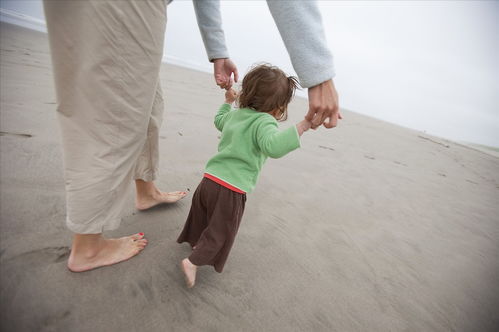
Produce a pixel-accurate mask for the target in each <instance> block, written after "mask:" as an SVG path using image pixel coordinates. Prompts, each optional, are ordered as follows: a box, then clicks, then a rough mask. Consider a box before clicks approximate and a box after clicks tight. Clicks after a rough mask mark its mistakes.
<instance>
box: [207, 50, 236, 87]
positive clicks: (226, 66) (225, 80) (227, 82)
mask: <svg viewBox="0 0 499 332" xmlns="http://www.w3.org/2000/svg"><path fill="white" fill-rule="evenodd" d="M213 73H214V76H215V83H216V84H217V85H218V86H219V87H220V89H225V90H229V89H230V88H231V87H232V84H233V83H234V81H235V82H237V80H238V79H239V73H238V72H237V67H236V65H235V64H234V62H232V61H231V60H230V59H229V58H225V59H215V60H213ZM232 75H234V80H232Z"/></svg>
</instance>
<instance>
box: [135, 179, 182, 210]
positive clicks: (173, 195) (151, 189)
mask: <svg viewBox="0 0 499 332" xmlns="http://www.w3.org/2000/svg"><path fill="white" fill-rule="evenodd" d="M135 185H136V188H137V196H136V200H135V206H136V207H137V209H138V210H147V209H150V208H152V207H153V206H156V205H158V204H165V203H175V202H178V201H179V200H181V199H182V198H184V197H185V196H186V195H187V192H185V191H173V192H168V193H165V192H162V191H160V190H159V189H158V188H157V187H156V186H155V185H154V182H145V181H142V180H135Z"/></svg>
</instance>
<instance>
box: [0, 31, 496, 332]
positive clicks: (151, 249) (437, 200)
mask: <svg viewBox="0 0 499 332" xmlns="http://www.w3.org/2000/svg"><path fill="white" fill-rule="evenodd" d="M255 60H258V59H255ZM0 69H1V75H0V76H1V82H0V83H1V114H0V115H1V118H0V120H1V124H0V129H1V132H2V134H1V135H2V136H1V137H0V144H1V146H0V147H1V154H0V166H1V168H0V169H1V177H0V180H1V183H0V184H1V192H0V194H1V200H0V204H1V206H0V207H1V208H0V211H1V215H0V216H1V236H0V249H1V256H0V264H1V270H0V271H1V275H0V277H1V278H0V281H1V304H0V314H1V319H0V325H1V326H0V327H1V330H2V331H493V330H494V328H497V327H498V326H499V315H497V308H498V307H499V277H498V272H499V257H498V256H499V158H497V157H495V156H491V155H488V154H485V153H482V152H480V151H477V150H474V149H471V148H468V147H466V146H463V145H461V144H456V143H453V142H450V141H446V140H443V139H440V138H436V137H431V136H428V135H426V134H424V133H421V132H417V131H414V130H409V129H405V128H401V127H398V126H395V125H392V124H389V123H385V122H382V121H379V120H375V119H372V118H369V117H366V116H361V115H359V114H355V113H353V112H349V111H346V110H344V111H343V116H344V118H345V119H344V120H343V121H342V123H341V125H340V127H338V128H336V129H334V130H325V129H321V130H318V131H316V132H312V133H307V134H305V136H304V137H303V140H302V148H301V149H300V150H298V151H296V152H295V153H292V154H290V155H288V156H286V157H285V158H282V159H279V160H269V162H268V163H267V165H266V167H265V168H264V170H263V173H262V175H261V179H260V182H259V184H258V185H257V188H256V190H255V191H254V193H252V194H251V195H250V196H249V198H248V202H247V209H246V213H245V216H244V218H243V221H242V224H241V228H240V233H239V236H238V238H237V241H236V243H235V246H234V249H233V251H232V254H231V257H230V258H229V261H228V263H227V265H226V267H225V270H224V272H223V273H222V274H217V273H216V272H214V271H213V269H211V268H208V267H205V268H201V269H200V272H199V275H198V283H197V285H196V287H195V288H194V289H192V290H187V289H186V288H185V286H184V280H183V278H182V275H181V273H180V271H179V269H178V262H179V261H180V260H181V259H182V258H183V257H185V256H186V255H187V254H188V252H189V250H188V246H187V245H185V244H184V245H178V244H176V243H175V239H176V237H177V236H178V234H179V232H180V230H181V227H182V225H183V222H184V220H185V218H186V216H187V213H188V209H189V207H190V198H187V199H185V200H184V201H182V202H180V203H179V204H176V205H170V206H163V207H158V208H154V209H152V210H150V211H147V212H138V211H136V210H135V209H134V206H133V192H130V204H129V207H128V208H127V210H126V211H124V212H125V216H124V218H123V222H122V225H121V227H120V228H119V230H117V231H113V232H110V233H109V234H108V235H110V236H117V235H126V234H130V233H134V232H139V231H142V232H145V234H146V236H147V237H148V239H149V243H150V244H149V246H148V247H147V249H146V250H145V251H144V252H143V253H141V254H140V255H139V256H138V257H136V258H134V259H132V260H129V261H127V262H125V263H122V264H118V265H115V266H112V267H107V268H101V269H97V270H94V271H92V272H86V273H80V274H76V273H71V272H69V271H68V270H67V269H66V260H67V257H68V252H69V249H68V247H69V246H70V241H71V233H70V232H69V231H68V230H67V229H66V227H65V223H64V220H65V205H64V182H63V178H62V162H61V141H60V136H59V131H58V126H57V121H56V117H55V108H56V105H55V97H54V87H53V81H52V72H51V65H50V57H49V53H48V45H47V36H46V35H45V34H43V33H38V32H34V31H29V30H25V29H23V28H19V27H14V26H11V25H7V24H4V23H2V25H1V67H0ZM161 79H162V81H163V87H164V90H165V92H166V112H165V122H164V125H163V127H162V132H161V146H160V149H161V158H162V159H161V173H162V175H161V177H160V179H159V181H158V184H159V186H161V188H163V189H165V190H182V189H188V190H190V192H191V193H192V192H193V190H194V189H195V187H196V186H197V184H198V182H199V180H200V178H201V175H202V170H203V166H204V163H205V162H206V160H207V159H208V158H209V157H210V156H211V155H212V154H213V153H214V152H215V151H216V145H217V141H218V138H217V136H218V133H217V131H216V130H215V129H214V128H213V125H212V117H213V115H214V113H215V110H216V109H217V107H218V106H219V104H220V103H221V102H222V100H223V94H222V93H221V91H220V90H219V89H217V88H216V87H215V86H214V84H213V82H212V77H211V75H209V74H206V73H201V72H196V71H193V70H189V69H185V68H180V67H175V66H171V65H164V67H163V70H162V73H161ZM340 88H341V87H340ZM340 92H341V90H340ZM306 109H307V102H306V100H304V99H296V100H295V101H294V102H293V104H292V105H291V107H290V113H291V119H290V120H289V121H288V122H287V123H284V124H283V126H284V127H286V126H290V125H292V124H293V123H294V122H296V121H297V120H298V119H299V118H300V117H302V116H303V115H304V113H305V111H306Z"/></svg>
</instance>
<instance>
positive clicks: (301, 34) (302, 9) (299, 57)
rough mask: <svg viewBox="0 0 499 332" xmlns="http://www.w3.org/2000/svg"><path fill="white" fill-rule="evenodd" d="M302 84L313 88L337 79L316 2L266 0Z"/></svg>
mask: <svg viewBox="0 0 499 332" xmlns="http://www.w3.org/2000/svg"><path fill="white" fill-rule="evenodd" d="M267 5H268V7H269V9H270V13H271V14H272V17H273V18H274V21H275V23H276V25H277V28H278V29H279V33H280V34H281V38H282V40H283V41H284V45H286V49H287V50H288V53H289V56H290V58H291V63H292V64H293V68H294V69H295V71H296V73H297V74H298V78H299V79H300V85H301V86H302V87H304V88H310V87H313V86H315V85H317V84H320V83H322V82H325V81H327V80H329V79H331V78H333V77H334V76H335V72H334V67H333V55H332V54H331V51H330V50H329V48H328V46H327V43H326V37H325V35H324V28H323V25H322V17H321V13H320V11H319V8H318V7H317V2H316V1H280V0H267Z"/></svg>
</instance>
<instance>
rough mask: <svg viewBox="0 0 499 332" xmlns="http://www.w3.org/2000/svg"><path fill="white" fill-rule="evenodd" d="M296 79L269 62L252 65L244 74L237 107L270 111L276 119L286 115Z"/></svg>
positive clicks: (295, 86)
mask: <svg viewBox="0 0 499 332" xmlns="http://www.w3.org/2000/svg"><path fill="white" fill-rule="evenodd" d="M298 86H299V85H298V80H297V79H296V77H293V76H286V74H285V73H284V72H283V71H282V70H281V69H279V68H277V67H275V66H272V65H270V64H266V63H264V64H260V65H257V66H255V67H253V68H252V69H251V70H250V71H249V72H248V73H247V74H246V76H244V79H243V84H242V89H241V93H240V94H239V108H252V109H254V110H256V111H258V112H265V113H270V112H272V111H274V110H275V111H276V112H275V113H273V114H272V115H273V116H274V117H275V118H276V119H277V120H278V121H284V120H286V119H287V117H288V104H289V102H290V101H291V99H293V95H294V93H295V90H296V89H297V88H298Z"/></svg>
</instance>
